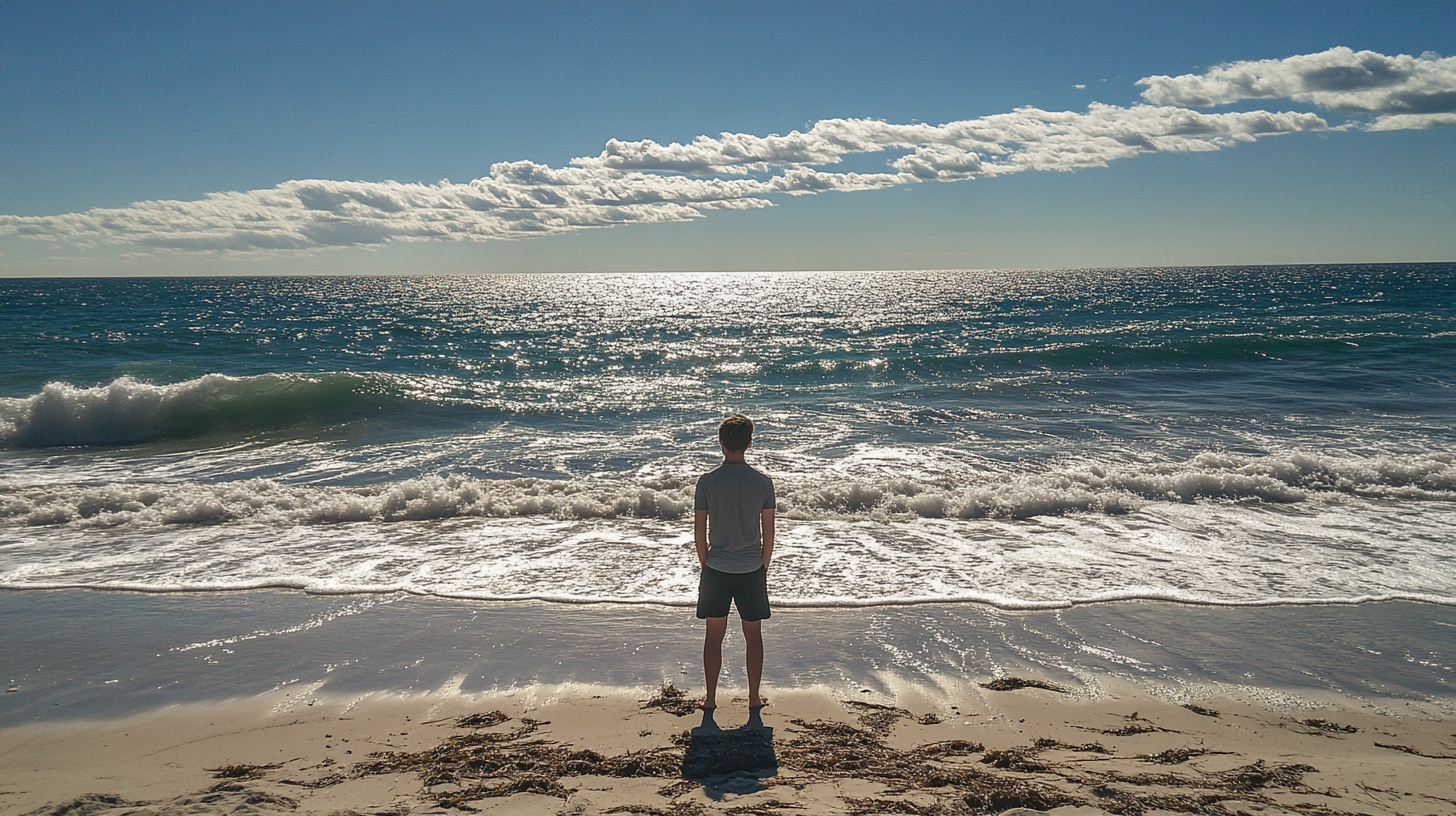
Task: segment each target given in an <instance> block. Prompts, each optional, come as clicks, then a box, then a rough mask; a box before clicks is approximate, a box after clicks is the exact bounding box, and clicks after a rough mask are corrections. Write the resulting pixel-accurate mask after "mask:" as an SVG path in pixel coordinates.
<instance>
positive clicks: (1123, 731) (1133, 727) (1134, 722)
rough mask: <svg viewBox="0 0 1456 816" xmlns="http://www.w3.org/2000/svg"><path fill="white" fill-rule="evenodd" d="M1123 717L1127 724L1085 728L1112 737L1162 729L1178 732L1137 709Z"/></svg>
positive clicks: (1167, 731) (1170, 732)
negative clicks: (1163, 725) (1143, 714)
mask: <svg viewBox="0 0 1456 816" xmlns="http://www.w3.org/2000/svg"><path fill="white" fill-rule="evenodd" d="M1123 719H1124V720H1125V721H1126V724H1125V725H1119V726H1117V727H1116V728H1088V729H1085V730H1088V731H1096V732H1097V733H1099V734H1106V735H1108V736H1111V737H1131V736H1133V735H1135V734H1151V733H1153V732H1155V731H1162V732H1164V733H1168V734H1176V733H1178V732H1177V731H1174V730H1173V729H1171V728H1164V727H1162V726H1161V725H1158V724H1157V723H1154V722H1153V721H1152V720H1150V719H1148V718H1147V717H1143V716H1141V715H1139V714H1138V713H1137V712H1136V711H1134V712H1133V713H1131V714H1129V715H1127V716H1126V717H1123Z"/></svg>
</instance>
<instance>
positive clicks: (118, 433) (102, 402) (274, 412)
mask: <svg viewBox="0 0 1456 816" xmlns="http://www.w3.org/2000/svg"><path fill="white" fill-rule="evenodd" d="M390 380H391V378H388V377H383V376H380V375H356V374H347V373H324V374H317V375H293V374H262V375H258V376H254V377H229V376H225V375H222V374H208V375H206V376H204V377H198V378H197V379H194V380H187V381H185V382H180V383H173V384H168V385H154V384H151V383H146V382H141V381H138V380H136V379H133V378H131V377H121V378H119V379H116V380H113V381H111V382H109V383H106V384H105V385H98V386H94V387H89V388H87V387H79V386H75V385H71V384H69V383H65V382H51V383H47V384H46V386H45V387H44V388H42V389H41V391H40V393H38V394H34V395H32V396H29V397H8V398H0V447H5V448H40V447H56V446H84V445H121V444H128V443H135V442H146V441H151V440H156V439H167V438H187V437H195V436H203V435H215V434H222V435H228V436H233V435H237V434H239V433H249V432H257V431H260V430H262V431H267V430H274V429H278V428H284V427H288V426H289V425H292V424H296V423H299V422H301V421H307V420H308V419H310V418H311V417H313V416H315V415H317V414H320V413H323V414H327V415H332V416H334V417H339V416H341V414H342V415H347V411H348V410H349V409H351V408H357V407H359V406H363V405H372V404H378V403H379V402H381V400H382V399H383V397H382V396H381V392H385V393H387V392H388V391H389V390H391V383H390Z"/></svg>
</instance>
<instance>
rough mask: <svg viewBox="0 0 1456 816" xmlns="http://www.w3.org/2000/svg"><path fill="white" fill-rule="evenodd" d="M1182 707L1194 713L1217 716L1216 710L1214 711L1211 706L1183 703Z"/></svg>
mask: <svg viewBox="0 0 1456 816" xmlns="http://www.w3.org/2000/svg"><path fill="white" fill-rule="evenodd" d="M1183 707H1184V708H1186V709H1188V710H1189V711H1192V712H1193V713H1194V714H1202V715H1203V716H1205V717H1217V716H1218V712H1217V711H1214V710H1213V709H1211V708H1204V707H1203V706H1201V705H1194V704H1193V703H1184V704H1183Z"/></svg>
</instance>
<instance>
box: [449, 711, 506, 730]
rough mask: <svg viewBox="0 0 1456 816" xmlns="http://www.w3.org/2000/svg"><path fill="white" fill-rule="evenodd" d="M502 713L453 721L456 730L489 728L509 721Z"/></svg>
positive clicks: (477, 715) (474, 715) (494, 712)
mask: <svg viewBox="0 0 1456 816" xmlns="http://www.w3.org/2000/svg"><path fill="white" fill-rule="evenodd" d="M509 719H510V717H508V716H506V713H505V712H504V711H499V710H497V711H490V712H487V713H485V714H470V715H467V716H464V717H460V718H459V719H457V720H455V727H456V728H490V727H492V726H496V725H500V724H501V723H503V722H505V721H506V720H509Z"/></svg>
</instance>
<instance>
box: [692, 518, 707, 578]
mask: <svg viewBox="0 0 1456 816" xmlns="http://www.w3.org/2000/svg"><path fill="white" fill-rule="evenodd" d="M693 546H694V547H697V548H698V566H700V567H706V566H707V565H708V511H707V510H695V511H693Z"/></svg>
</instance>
